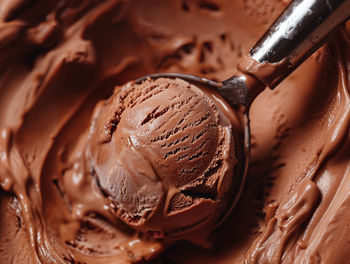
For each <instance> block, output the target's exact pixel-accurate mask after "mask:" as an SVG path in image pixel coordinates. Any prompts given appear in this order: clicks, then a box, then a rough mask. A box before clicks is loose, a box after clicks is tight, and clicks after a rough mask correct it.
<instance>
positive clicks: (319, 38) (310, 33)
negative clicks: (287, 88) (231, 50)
mask: <svg viewBox="0 0 350 264" xmlns="http://www.w3.org/2000/svg"><path fill="white" fill-rule="evenodd" d="M349 16H350V0H295V1H292V2H291V3H290V4H289V6H288V7H287V8H286V9H285V10H284V12H283V13H282V14H281V15H280V16H279V17H278V18H277V20H276V21H275V22H274V23H273V24H272V26H271V27H270V28H269V29H268V30H267V32H266V33H265V34H264V35H263V37H262V38H261V39H260V40H259V41H258V42H257V44H256V45H255V46H254V47H253V48H252V49H251V50H250V56H251V58H253V59H254V60H255V61H257V62H259V63H263V62H266V63H270V64H276V63H279V62H282V61H284V62H287V63H288V67H287V68H288V69H287V70H286V71H281V72H279V73H278V74H276V72H274V74H275V76H273V77H272V78H273V80H272V81H270V83H269V85H268V86H269V87H270V88H273V87H275V86H276V85H277V84H278V83H279V82H281V81H282V80H283V79H285V78H286V77H287V76H288V75H289V74H290V73H291V72H292V71H294V70H295V69H296V68H297V67H298V66H299V65H300V64H301V63H302V62H303V61H304V60H305V59H306V58H308V57H309V56H310V55H311V54H312V53H313V52H314V51H316V50H317V49H318V48H319V47H320V46H321V45H322V44H323V43H324V41H325V40H326V39H327V36H329V34H330V33H331V32H332V30H333V29H334V28H336V27H337V26H339V25H340V24H341V23H343V22H344V21H346V20H347V19H348V18H349ZM270 79H271V78H270Z"/></svg>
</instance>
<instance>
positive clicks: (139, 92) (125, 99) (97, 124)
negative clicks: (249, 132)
mask: <svg viewBox="0 0 350 264" xmlns="http://www.w3.org/2000/svg"><path fill="white" fill-rule="evenodd" d="M207 93H208V91H207ZM207 93H206V92H205V91H204V90H201V89H200V88H198V87H196V86H194V85H192V84H190V83H188V82H185V81H184V80H180V79H175V80H173V79H163V78H161V79H156V80H151V79H148V80H146V81H144V82H143V83H141V84H136V83H134V82H130V83H128V84H126V85H125V86H123V87H121V88H119V89H118V88H117V90H116V92H115V94H114V95H113V96H112V97H111V98H109V99H108V100H106V101H103V102H101V103H100V104H99V105H98V107H97V109H96V112H95V114H94V117H93V121H92V127H91V130H90V136H89V137H90V138H89V147H88V153H89V154H88V155H89V156H90V157H89V158H90V159H91V164H92V169H93V171H94V174H95V176H96V179H97V181H98V183H99V185H100V188H101V190H102V191H103V192H104V194H105V196H106V197H107V198H106V201H107V204H108V206H109V207H110V208H111V210H112V211H113V213H114V214H115V215H116V216H117V217H119V218H120V219H122V220H123V221H124V222H125V223H127V224H128V225H130V226H131V227H133V228H135V229H137V230H140V231H142V232H147V233H149V234H151V235H153V236H154V237H156V238H163V237H170V236H171V237H174V236H176V237H179V236H180V237H181V236H183V235H184V234H188V233H191V232H193V231H194V230H197V231H198V229H202V230H203V228H205V232H210V230H212V229H213V228H214V227H215V223H216V222H217V221H218V220H219V219H220V217H222V215H223V214H224V212H225V210H227V209H228V208H229V206H230V202H232V196H233V195H234V193H233V192H234V187H235V183H236V181H237V179H238V177H241V175H240V173H241V172H240V171H239V169H238V168H239V164H237V163H239V162H240V161H241V152H242V150H241V149H238V150H236V148H237V147H238V148H241V146H242V145H241V142H242V139H241V138H240V137H239V136H238V133H239V132H240V131H241V130H242V128H241V127H240V126H239V121H238V119H236V122H233V121H231V120H230V119H229V117H227V116H226V115H225V112H224V111H223V110H222V106H221V105H219V104H217V103H215V101H213V100H212V99H211V98H210V95H208V94H207Z"/></svg>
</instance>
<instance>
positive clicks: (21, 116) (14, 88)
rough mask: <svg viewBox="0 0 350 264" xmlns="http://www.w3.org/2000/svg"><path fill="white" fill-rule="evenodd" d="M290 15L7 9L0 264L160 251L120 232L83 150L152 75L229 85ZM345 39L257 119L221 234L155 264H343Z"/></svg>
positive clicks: (0, 18)
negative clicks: (135, 84) (96, 118)
mask: <svg viewBox="0 0 350 264" xmlns="http://www.w3.org/2000/svg"><path fill="white" fill-rule="evenodd" d="M287 2H288V1H277V0H276V1H270V0H237V1H230V0H226V1H225V0H222V1H214V0H211V1H205V0H193V1H186V0H183V1H177V0H176V1H175V0H167V1H161V0H158V1H156V0H149V1H145V0H143V1H142V0H135V1H132V0H130V1H126V0H125V1H122V0H119V1H118V0H116V1H104V2H103V3H101V2H100V1H53V0H52V1H51V0H50V1H40V2H39V1H30V0H29V1H24V0H23V1H21V0H16V1H14V0H4V1H1V3H0V94H1V96H0V129H1V131H0V184H1V189H2V190H1V193H0V197H1V198H0V201H1V202H0V204H1V207H0V214H1V215H0V216H1V217H0V263H40V262H41V263H129V262H136V261H139V260H141V259H142V258H145V259H149V258H152V257H155V256H156V255H157V254H160V252H161V251H162V250H163V249H164V248H163V245H162V243H161V242H159V241H156V240H154V239H151V238H148V237H146V236H145V237H144V236H142V235H140V234H139V233H137V232H135V231H133V230H132V229H131V228H129V227H127V226H126V225H125V224H124V223H122V222H121V221H120V220H118V219H116V218H115V217H114V216H113V214H112V213H110V210H109V208H108V206H106V205H105V200H104V197H103V195H102V193H101V192H100V190H99V189H98V186H97V185H96V182H95V180H94V178H93V177H91V170H90V168H89V167H86V166H85V165H86V164H88V162H87V161H86V160H85V159H86V156H85V155H86V153H85V151H84V150H85V146H86V142H87V138H88V134H89V127H90V120H91V115H92V112H93V109H94V107H95V105H96V103H97V102H99V101H100V100H102V99H106V98H108V97H109V96H110V95H112V93H113V88H114V87H115V85H121V84H123V83H125V82H127V81H130V80H133V79H136V78H137V77H139V76H142V75H145V74H148V73H152V72H162V71H163V72H186V73H193V74H197V75H201V76H205V77H208V78H213V79H218V80H223V79H225V78H228V77H230V76H231V75H233V74H235V73H236V66H237V64H238V61H239V60H240V58H241V57H242V54H245V53H247V51H248V49H249V47H251V46H252V45H253V44H254V42H255V40H256V39H257V38H258V37H259V36H260V34H261V33H262V32H263V31H264V30H265V29H266V28H267V26H268V25H269V23H271V22H272V21H273V19H274V18H275V17H276V16H277V15H278V13H279V12H280V11H281V10H282V9H283V7H284V6H285V5H286V4H287ZM346 32H348V30H347V28H345V29H342V30H340V31H339V32H338V33H337V34H335V35H334V36H333V38H332V39H331V41H330V44H329V45H327V46H325V47H323V48H322V49H321V50H319V51H318V52H317V53H316V54H314V55H313V56H312V57H311V58H310V59H308V60H307V61H306V62H305V63H304V64H303V65H302V66H301V67H300V68H299V69H298V70H297V71H296V72H295V73H293V74H292V75H291V76H290V77H289V78H288V79H286V80H285V81H284V82H283V83H281V84H280V85H279V87H278V88H276V89H275V90H274V91H269V90H266V91H264V92H263V93H262V94H261V95H259V96H258V97H257V98H256V100H255V101H254V103H253V105H252V107H251V111H250V117H251V128H252V157H251V165H250V171H249V175H248V179H247V184H246V188H245V191H244V192H243V195H242V197H241V200H240V202H239V204H238V205H237V207H236V208H235V210H234V212H233V213H232V215H231V217H230V218H229V219H228V220H227V221H226V222H225V223H224V225H223V226H221V227H220V228H219V230H217V231H215V232H214V233H213V234H212V239H211V243H212V248H211V249H201V248H199V247H196V246H193V245H190V244H189V243H187V242H180V243H177V244H175V245H173V246H171V247H169V248H168V249H167V250H166V251H165V252H163V253H161V254H160V255H159V256H158V257H156V258H155V259H153V260H151V261H150V262H153V263H169V262H170V263H245V262H246V263H347V262H349V259H350V256H349V255H350V253H349V252H350V249H349V245H350V244H349V234H350V230H349V222H350V215H349V209H350V208H349V207H350V202H349V201H350V196H349V190H348V188H349V187H348V186H349V161H350V156H349V153H348V149H349V142H350V141H349V135H348V133H349V122H350V113H349V110H350V104H349V90H348V87H349V72H348V71H349V61H350V54H349V45H350V43H349V36H348V34H347V33H346Z"/></svg>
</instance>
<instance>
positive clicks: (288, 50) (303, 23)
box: [136, 0, 350, 225]
mask: <svg viewBox="0 0 350 264" xmlns="http://www.w3.org/2000/svg"><path fill="white" fill-rule="evenodd" d="M349 17H350V0H294V1H292V2H291V3H290V4H289V5H288V7H287V8H286V9H285V10H284V11H283V12H282V14H281V15H280V16H279V17H278V18H277V20H276V21H275V22H274V23H273V24H272V25H271V26H270V28H269V29H268V30H267V31H266V33H265V34H264V35H263V36H262V37H261V38H260V40H259V41H258V42H257V43H256V44H255V46H254V47H253V48H252V49H251V50H250V52H249V55H248V56H246V59H245V61H244V60H243V63H244V64H245V65H244V70H243V72H245V74H243V73H242V75H240V76H233V77H231V78H229V79H227V80H225V81H223V82H215V81H211V80H208V79H205V78H202V77H197V76H194V75H188V74H177V73H159V74H151V75H147V76H144V77H142V78H139V79H138V80H136V82H142V81H143V80H145V79H147V78H153V79H154V78H160V77H164V78H180V79H184V80H186V81H188V82H190V83H193V84H201V85H205V86H206V87H208V88H211V89H213V90H215V91H216V92H218V93H219V94H220V95H221V96H222V97H223V98H224V99H225V100H226V101H227V102H228V103H229V104H231V105H241V106H243V109H245V111H243V112H244V113H243V115H244V119H245V121H246V128H245V135H244V136H245V155H246V157H245V166H244V167H245V169H244V172H242V173H243V175H242V178H241V183H240V186H239V187H238V188H239V189H238V191H237V195H236V198H235V199H234V201H233V203H232V206H231V208H230V209H229V210H228V211H227V213H226V214H225V216H224V217H223V218H222V221H220V223H219V225H220V224H221V223H222V222H223V221H224V220H225V219H226V217H227V216H228V215H229V214H230V213H231V211H232V209H233V207H234V206H235V205H236V203H237V200H238V197H239V195H240V193H241V191H242V188H243V185H244V182H245V177H246V173H247V168H248V164H249V153H250V131H249V122H248V120H249V119H248V109H249V105H250V103H251V102H252V100H253V99H254V98H255V97H256V96H257V95H258V94H259V93H260V92H261V91H262V90H263V88H265V87H266V86H267V87H269V88H271V89H273V88H275V87H276V86H277V85H278V84H279V83H280V82H281V81H283V80H284V79H285V78H286V77H287V76H288V75H289V74H290V73H291V72H293V71H294V70H295V69H296V68H297V67H298V66H299V65H300V64H301V63H303V62H304V61H305V60H306V59H307V58H308V57H309V56H310V55H311V54H313V53H314V52H315V51H316V50H317V49H318V48H319V47H321V46H322V44H324V43H325V41H326V40H327V37H328V36H329V35H330V34H331V32H332V31H333V30H334V29H336V28H337V27H338V26H339V25H340V24H342V23H343V22H345V21H346V20H347V19H348V18H349ZM248 78H249V79H250V80H248ZM251 80H253V82H252V81H251Z"/></svg>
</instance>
